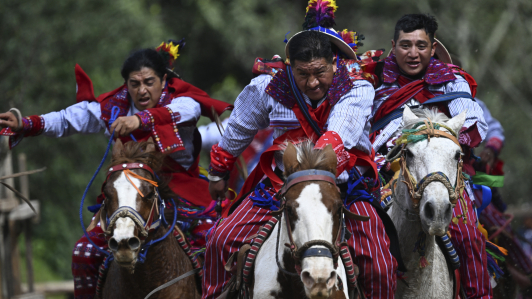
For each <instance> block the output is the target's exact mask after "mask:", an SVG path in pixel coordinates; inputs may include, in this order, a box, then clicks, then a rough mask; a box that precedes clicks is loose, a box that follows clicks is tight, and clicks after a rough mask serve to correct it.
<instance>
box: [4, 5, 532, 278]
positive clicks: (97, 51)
mask: <svg viewBox="0 0 532 299" xmlns="http://www.w3.org/2000/svg"><path fill="white" fill-rule="evenodd" d="M337 3H338V6H339V9H338V11H337V12H336V16H337V18H336V22H337V26H336V29H337V30H342V29H344V28H348V29H350V30H355V31H357V32H359V33H362V34H364V35H365V36H366V40H365V41H364V44H365V45H364V47H362V48H361V49H360V51H365V50H369V49H378V48H386V52H385V53H388V51H389V50H390V44H391V43H390V40H391V38H392V37H393V28H394V24H395V22H396V20H397V19H398V18H399V17H400V16H401V15H403V14H406V13H417V12H429V13H431V14H434V15H435V16H436V17H437V19H438V21H439V24H440V29H439V31H438V33H437V37H438V38H439V39H441V40H442V41H443V42H444V44H445V45H446V46H447V48H448V49H450V51H451V52H453V53H457V54H458V55H459V56H460V58H461V60H462V65H463V67H464V68H465V69H466V70H467V71H469V72H470V73H471V74H472V75H473V76H474V77H475V78H477V80H478V81H479V90H478V96H479V98H481V99H483V100H485V101H486V103H487V104H488V106H489V107H490V108H491V110H492V114H493V115H494V116H495V117H497V118H498V119H499V120H500V121H501V122H502V124H503V126H504V127H505V129H506V135H507V141H506V145H505V149H504V151H503V155H502V158H503V159H505V160H506V167H505V170H506V175H507V177H506V186H505V187H504V188H503V189H502V192H503V195H504V198H505V200H507V201H508V202H510V203H518V202H524V201H525V200H526V199H527V195H528V194H529V193H530V192H531V191H532V190H531V188H532V186H531V185H530V184H526V183H524V179H525V178H527V177H528V172H529V171H530V170H529V169H528V168H529V167H528V165H529V163H528V161H529V160H530V153H531V152H532V134H531V132H530V129H529V128H528V127H529V125H528V124H530V122H531V119H532V106H531V101H530V98H531V95H532V79H531V78H532V74H531V72H532V60H530V59H527V55H528V53H531V52H532V51H531V50H532V42H531V40H532V39H531V35H532V20H531V19H530V18H527V16H529V15H530V13H531V12H532V2H530V1H524V0H511V1H497V0H483V1H480V0H472V1H458V2H457V1H455V2H450V1H443V0H430V1H399V0H384V1H371V0H360V1H347V0H339V1H337ZM306 4H307V1H306V0H296V1H281V0H271V1H249V0H234V1H229V0H222V1H220V0H217V1H215V0H181V1H163V0H159V1H155V2H148V1H144V0H117V1H103V0H91V1H83V0H78V1H75V0H55V1H50V0H42V1H17V0H3V1H0V11H1V12H3V13H2V18H0V40H1V41H2V47H0V57H2V58H1V59H0V78H1V80H0V90H2V94H3V97H2V100H1V101H0V110H1V111H5V110H7V109H8V108H9V107H11V106H16V107H18V108H20V109H21V111H22V112H23V114H24V115H31V114H42V113H47V112H50V111H57V110H60V109H63V108H65V107H67V106H69V105H71V104H73V103H74V102H75V78H74V72H73V71H74V65H75V63H79V64H80V65H81V66H82V67H83V69H84V70H85V71H86V72H87V74H89V76H90V77H91V79H92V80H93V83H94V88H95V92H96V94H100V93H103V92H107V91H109V90H112V89H114V88H116V87H118V86H119V85H120V84H122V83H123V80H122V78H121V77H120V67H121V65H122V62H123V61H124V59H125V58H126V57H127V55H128V54H129V53H130V52H131V51H132V50H133V49H137V48H142V47H155V46H158V45H159V44H160V43H161V41H165V40H167V39H169V38H172V39H175V40H179V39H181V38H182V37H185V38H186V42H187V45H186V46H185V47H184V49H180V54H181V56H180V57H179V58H178V59H177V61H176V71H177V72H178V73H179V74H181V75H182V76H183V78H184V79H185V80H186V81H188V82H190V83H192V84H194V85H196V86H198V87H200V88H202V89H204V90H206V91H207V92H209V93H210V94H211V95H212V96H213V97H215V98H218V99H220V100H224V101H228V102H233V101H234V99H235V98H236V96H237V95H238V94H239V92H240V91H241V90H242V88H243V87H244V86H245V85H246V84H248V83H249V81H250V80H251V79H252V77H253V76H252V74H251V67H252V64H253V61H254V59H255V58H256V57H263V58H271V57H272V56H273V55H274V54H279V55H281V56H283V57H284V46H285V44H284V43H283V39H284V37H285V34H286V33H287V32H288V31H290V34H289V35H288V37H290V36H291V35H292V34H294V33H296V32H298V31H299V30H300V29H301V25H302V23H303V19H304V9H305V6H306ZM201 122H202V123H205V122H207V120H202V121H201ZM106 142H107V139H106V138H105V137H104V136H103V134H99V135H98V134H97V135H94V136H80V135H77V136H71V137H69V138H62V139H57V140H55V139H50V138H46V137H38V138H27V140H24V141H23V142H22V143H21V144H20V145H19V146H18V147H17V148H16V149H15V150H14V151H15V154H16V153H20V152H24V153H26V154H27V155H28V160H29V161H28V163H29V165H28V166H29V168H30V169H34V168H38V167H42V166H47V167H48V170H47V171H46V172H44V173H41V174H36V175H33V176H32V177H31V179H30V182H31V184H30V185H31V195H32V198H38V199H40V200H41V202H42V219H41V222H40V224H39V225H38V226H37V227H36V228H35V243H34V253H35V255H36V258H38V259H39V260H42V261H43V262H44V263H46V265H47V267H49V269H51V271H55V272H56V273H58V274H59V275H60V276H61V277H63V278H69V277H70V261H71V251H72V248H73V246H74V243H75V241H76V240H77V239H78V238H79V237H80V236H81V234H82V232H81V229H80V228H79V219H78V208H79V201H80V199H81V195H82V193H83V191H84V188H85V186H86V184H87V183H88V181H89V179H90V177H91V176H92V174H93V172H94V171H95V169H96V167H97V165H98V163H99V161H100V159H101V157H102V156H103V153H104V150H105V146H106ZM204 161H205V160H203V162H204ZM204 164H205V163H204ZM102 180H103V175H102V174H100V176H99V177H98V179H97V180H96V181H95V182H94V185H93V188H92V189H91V191H90V192H89V196H88V197H87V203H86V205H90V204H93V203H94V198H95V197H96V195H97V194H98V192H99V188H100V185H101V183H102ZM89 218H90V216H89V213H88V212H86V210H85V223H87V224H88V222H89V220H90V219H89Z"/></svg>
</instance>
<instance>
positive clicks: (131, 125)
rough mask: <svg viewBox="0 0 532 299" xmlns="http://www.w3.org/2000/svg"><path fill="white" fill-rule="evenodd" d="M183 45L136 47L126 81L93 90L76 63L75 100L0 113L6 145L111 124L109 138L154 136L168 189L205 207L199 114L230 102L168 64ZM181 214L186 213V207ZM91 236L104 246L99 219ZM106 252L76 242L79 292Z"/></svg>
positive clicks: (87, 287)
mask: <svg viewBox="0 0 532 299" xmlns="http://www.w3.org/2000/svg"><path fill="white" fill-rule="evenodd" d="M182 46H184V39H183V40H181V41H180V42H175V41H169V42H168V43H162V44H161V45H160V46H159V47H158V48H157V49H153V48H151V49H142V50H138V51H135V52H133V53H132V54H131V55H130V56H129V57H128V58H127V59H126V60H125V62H124V64H123V66H122V70H121V75H122V77H123V78H124V84H123V85H122V86H120V87H119V88H117V89H115V90H113V91H110V92H108V93H104V94H102V95H100V96H98V97H97V98H96V97H95V96H94V91H93V87H92V81H91V80H90V79H89V77H88V76H87V74H85V72H84V71H83V70H82V69H81V67H79V65H76V69H75V71H76V83H77V85H76V93H77V95H76V99H77V103H76V104H74V105H71V106H69V107H67V108H65V109H64V110H61V111H58V112H50V113H47V114H43V115H32V116H27V117H22V116H21V115H20V112H19V111H18V110H17V109H11V110H10V112H6V113H0V128H2V127H3V129H1V130H0V135H7V136H10V147H11V148H12V147H14V146H15V145H17V144H18V143H19V142H20V141H21V140H22V139H23V138H25V137H32V136H39V135H41V134H42V135H45V136H48V137H56V138H58V137H65V136H69V135H72V134H93V133H99V132H101V131H105V134H106V135H107V136H109V135H111V133H112V132H114V135H113V136H114V138H115V139H119V140H121V141H122V142H124V143H125V142H128V141H131V140H132V138H135V139H136V140H137V141H139V142H140V141H146V140H148V139H150V138H152V139H153V140H155V147H156V149H157V150H158V151H160V152H162V153H165V154H167V155H168V156H167V157H166V159H165V160H164V163H165V167H164V168H163V170H162V172H163V175H164V176H165V179H168V180H169V181H170V183H169V186H170V188H171V189H172V191H173V192H174V193H176V194H177V193H178V194H179V195H180V198H179V199H181V200H180V208H183V209H186V208H194V209H198V208H200V207H203V208H205V207H207V206H209V204H210V202H211V201H210V195H209V194H208V193H207V191H206V190H207V182H206V180H204V179H201V178H200V177H199V171H200V169H199V167H198V162H199V156H198V153H199V150H200V146H201V137H200V136H199V133H198V132H197V129H196V122H197V121H198V119H199V117H200V115H204V116H208V117H211V118H212V117H213V115H212V112H211V107H213V108H214V110H215V111H216V112H217V113H222V112H223V111H224V110H225V109H228V108H231V106H230V105H229V104H227V103H224V102H221V101H218V100H215V99H212V98H210V97H209V96H208V95H207V93H205V92H204V91H202V90H200V89H199V88H197V87H195V86H193V85H191V84H189V83H186V82H185V81H183V80H181V79H180V78H179V76H178V75H177V74H176V73H174V72H173V71H172V69H171V68H173V62H174V60H175V59H176V58H177V56H178V55H179V54H178V49H179V48H180V47H182ZM113 120H114V121H113ZM102 150H103V148H102ZM104 197H105V196H104V195H103V193H102V194H101V195H100V196H98V199H97V201H98V204H101V203H102V202H103V200H104ZM89 208H91V207H89ZM93 208H94V209H92V210H91V211H92V212H97V211H98V209H99V208H100V205H96V206H93ZM182 216H183V217H185V218H186V217H187V214H186V213H185V214H184V215H182ZM212 216H215V213H212ZM98 219H99V218H98ZM98 219H96V223H97V221H98ZM208 228H209V227H206V228H205V227H204V229H205V230H207V229H208ZM89 236H90V238H91V239H92V240H93V241H94V242H95V244H96V245H97V246H101V247H103V248H104V249H106V248H107V241H106V239H105V237H104V234H103V231H102V229H101V228H100V226H96V227H94V228H93V229H92V230H90V231H89ZM203 240H204V238H203V235H201V236H199V237H197V241H198V243H199V244H197V245H199V246H202V245H203V244H204V243H203ZM191 241H196V240H191ZM104 257H105V256H104V255H103V254H101V253H100V252H98V250H97V249H96V248H94V247H93V246H92V244H90V243H89V241H88V240H87V238H85V237H82V238H81V239H80V240H79V241H78V242H77V243H76V246H75V247H74V250H73V254H72V275H73V277H74V285H75V288H74V295H75V297H76V298H94V295H95V290H96V282H97V279H98V269H99V267H100V264H101V263H102V262H103V259H104Z"/></svg>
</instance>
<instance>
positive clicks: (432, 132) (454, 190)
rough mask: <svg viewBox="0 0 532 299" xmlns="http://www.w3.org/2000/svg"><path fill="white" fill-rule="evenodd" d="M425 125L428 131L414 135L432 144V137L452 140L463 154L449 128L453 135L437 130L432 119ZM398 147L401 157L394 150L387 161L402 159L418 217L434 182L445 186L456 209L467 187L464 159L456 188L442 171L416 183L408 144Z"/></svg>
mask: <svg viewBox="0 0 532 299" xmlns="http://www.w3.org/2000/svg"><path fill="white" fill-rule="evenodd" d="M424 123H425V126H426V129H424V130H420V131H418V132H416V133H413V134H412V135H427V142H430V138H431V137H434V138H440V137H442V138H447V139H450V140H451V141H453V142H454V143H455V144H456V145H458V147H459V148H460V152H462V146H461V145H460V143H459V141H458V139H457V134H456V133H455V132H454V131H452V130H450V129H449V128H447V129H448V130H450V132H451V133H452V134H449V133H447V132H445V131H442V130H439V129H435V128H434V124H433V123H432V121H431V120H430V119H429V120H428V121H427V120H424ZM440 126H441V125H440ZM397 146H400V147H401V150H400V155H395V156H393V155H394V153H396V149H395V148H394V149H392V150H391V151H390V152H389V153H388V154H387V155H386V160H387V161H389V162H391V161H393V160H395V159H396V158H397V157H399V159H400V160H399V163H400V165H401V175H402V176H403V178H404V180H402V182H403V183H404V184H405V185H406V187H407V189H408V192H409V194H410V199H411V200H412V203H413V207H414V211H415V212H416V213H417V215H419V202H420V201H421V198H422V197H423V192H424V191H425V188H427V186H428V185H429V184H430V183H432V182H440V183H442V184H443V185H444V186H445V188H446V189H447V191H448V193H449V200H450V202H451V204H452V207H453V208H454V207H455V206H456V203H457V201H458V199H460V198H461V196H462V195H461V194H462V191H463V189H464V187H465V185H464V175H463V173H462V167H463V160H462V158H461V157H460V160H459V161H458V167H457V171H456V184H454V187H453V184H451V181H450V180H449V178H448V177H447V175H445V173H443V172H440V171H436V172H431V173H429V174H427V175H426V176H425V177H423V178H422V179H421V180H420V181H419V182H416V179H415V178H414V177H413V176H412V174H411V173H410V170H409V169H408V166H407V165H406V146H407V143H403V144H402V145H396V147H397ZM395 183H396V180H394V181H392V182H391V183H390V187H391V188H392V190H394V189H395V188H394V184H395ZM395 185H396V184H395ZM392 194H394V195H395V192H393V193H392ZM394 201H395V200H394ZM395 202H396V203H397V204H398V206H399V207H400V208H401V209H402V210H404V211H405V209H404V208H403V207H401V206H400V204H399V203H398V202H397V201H395ZM464 217H465V215H464ZM464 219H465V218H464Z"/></svg>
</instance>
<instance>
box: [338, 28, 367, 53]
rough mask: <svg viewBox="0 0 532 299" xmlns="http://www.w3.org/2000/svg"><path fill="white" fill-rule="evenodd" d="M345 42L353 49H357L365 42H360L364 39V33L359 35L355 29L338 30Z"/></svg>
mask: <svg viewBox="0 0 532 299" xmlns="http://www.w3.org/2000/svg"><path fill="white" fill-rule="evenodd" d="M338 34H340V36H341V37H342V39H343V40H344V42H345V43H346V44H348V45H349V46H350V47H351V48H353V51H355V52H356V51H357V50H358V47H362V46H363V45H364V44H363V43H362V42H360V41H361V40H364V35H359V34H358V33H356V32H355V31H349V30H347V29H344V30H343V31H340V32H338Z"/></svg>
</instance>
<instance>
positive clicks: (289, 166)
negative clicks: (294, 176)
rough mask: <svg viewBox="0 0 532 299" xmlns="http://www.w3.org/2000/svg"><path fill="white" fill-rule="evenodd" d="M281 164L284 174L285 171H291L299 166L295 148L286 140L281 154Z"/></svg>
mask: <svg viewBox="0 0 532 299" xmlns="http://www.w3.org/2000/svg"><path fill="white" fill-rule="evenodd" d="M283 164H284V170H285V175H286V173H290V172H293V171H294V170H295V169H297V167H298V166H299V161H298V160H297V149H296V147H295V146H294V145H293V144H292V142H288V144H287V145H286V149H285V150H284V154H283Z"/></svg>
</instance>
